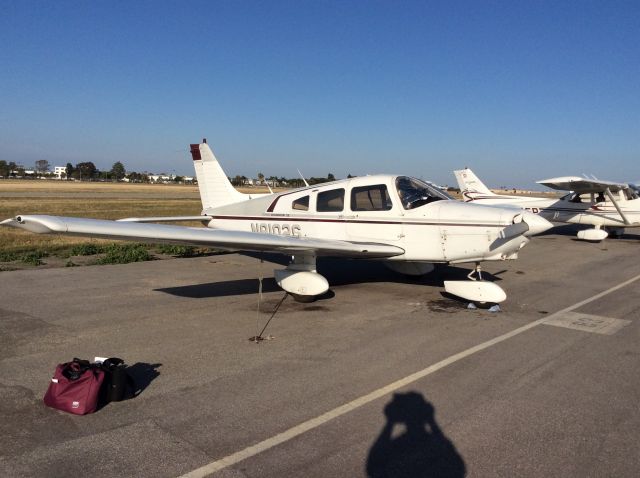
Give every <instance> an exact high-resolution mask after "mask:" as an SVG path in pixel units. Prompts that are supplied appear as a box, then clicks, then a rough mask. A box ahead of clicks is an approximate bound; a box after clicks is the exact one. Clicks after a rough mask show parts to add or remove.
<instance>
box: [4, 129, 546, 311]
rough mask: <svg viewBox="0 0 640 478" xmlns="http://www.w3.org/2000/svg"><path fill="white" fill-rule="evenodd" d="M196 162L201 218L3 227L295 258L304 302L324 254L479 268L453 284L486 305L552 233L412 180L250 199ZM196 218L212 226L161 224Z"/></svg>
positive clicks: (204, 153) (52, 220)
mask: <svg viewBox="0 0 640 478" xmlns="http://www.w3.org/2000/svg"><path fill="white" fill-rule="evenodd" d="M191 155H192V158H193V163H194V167H195V170H196V176H197V179H198V187H199V189H200V196H201V200H202V207H203V210H202V213H201V215H199V216H177V217H147V218H126V219H121V220H118V221H107V220H98V219H85V218H76V217H60V216H44V215H18V216H16V217H14V218H12V219H7V220H5V221H2V222H1V223H0V224H2V225H5V226H11V227H17V228H20V229H25V230H27V231H31V232H35V233H61V234H70V235H75V236H90V237H100V238H112V239H125V240H135V241H143V242H150V243H169V244H190V245H199V246H210V247H215V248H218V249H223V250H231V251H253V252H276V253H280V254H286V255H289V256H291V261H290V263H289V265H288V266H287V267H286V268H285V269H281V270H276V271H274V276H275V280H276V282H277V283H278V285H279V286H280V287H282V289H284V290H285V291H287V292H288V293H290V294H291V295H293V296H294V298H296V299H297V300H301V301H309V300H313V299H314V298H315V297H317V296H320V295H322V294H324V293H325V292H327V291H328V289H329V284H328V282H327V280H326V279H325V278H324V277H323V276H322V275H320V274H319V273H318V272H317V270H316V257H318V256H338V257H345V258H352V259H378V260H381V261H384V263H385V264H386V265H387V266H388V267H389V268H390V269H392V270H394V271H397V272H400V273H403V274H408V275H423V274H426V273H428V272H430V271H431V270H433V264H434V263H445V264H457V263H475V265H476V267H475V269H474V270H473V271H472V272H471V273H470V274H469V279H471V280H469V281H445V290H446V291H447V292H449V293H451V294H454V295H457V296H460V297H462V298H465V299H467V300H471V301H477V302H486V303H498V302H501V301H503V300H504V299H505V298H506V294H505V292H504V291H503V290H502V289H501V288H500V287H499V286H498V285H497V284H495V283H492V282H488V281H485V280H482V274H481V269H480V262H481V261H493V260H506V259H515V258H516V257H517V254H518V251H519V250H520V249H521V248H522V247H523V246H524V245H526V244H527V243H528V242H529V239H528V236H531V235H533V234H537V233H540V232H543V231H545V230H547V229H548V228H550V227H551V226H552V225H551V223H549V222H548V221H546V220H545V219H543V218H541V217H539V216H538V215H536V214H532V213H530V212H527V211H519V210H514V209H513V208H496V207H488V206H480V205H476V204H464V203H462V202H459V201H455V200H453V198H451V197H450V196H448V195H447V194H446V193H445V192H443V191H441V190H439V189H437V188H434V187H432V186H429V185H428V184H427V183H425V182H423V181H421V180H419V179H415V178H412V177H408V176H392V175H376V176H363V177H355V178H349V179H343V180H338V181H333V182H330V183H323V184H318V185H311V186H308V187H303V188H300V189H295V190H289V191H285V192H278V193H274V194H262V195H254V194H243V193H241V192H239V191H237V190H236V189H235V188H234V187H233V186H232V185H231V183H230V182H229V179H228V178H227V175H226V174H225V172H224V171H223V170H222V167H221V166H220V163H219V162H218V160H217V159H216V157H215V156H214V155H213V152H212V151H211V149H210V148H209V145H208V144H207V142H206V139H205V140H203V142H202V143H200V144H192V145H191ZM189 220H190V221H193V220H198V221H201V222H202V223H203V224H205V225H206V226H208V227H206V228H202V227H187V226H178V225H166V224H151V223H152V222H153V223H157V222H178V221H189ZM476 279H478V280H476Z"/></svg>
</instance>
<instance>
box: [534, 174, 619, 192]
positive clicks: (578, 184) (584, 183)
mask: <svg viewBox="0 0 640 478" xmlns="http://www.w3.org/2000/svg"><path fill="white" fill-rule="evenodd" d="M536 182H537V183H538V184H542V185H544V186H547V187H549V188H551V189H558V190H560V191H575V192H577V193H599V192H603V191H605V190H606V189H607V188H608V189H609V191H611V192H616V191H620V190H621V189H625V188H628V187H629V185H628V184H625V183H614V182H612V181H600V180H599V179H585V178H581V177H580V176H563V177H560V178H551V179H543V180H541V181H536Z"/></svg>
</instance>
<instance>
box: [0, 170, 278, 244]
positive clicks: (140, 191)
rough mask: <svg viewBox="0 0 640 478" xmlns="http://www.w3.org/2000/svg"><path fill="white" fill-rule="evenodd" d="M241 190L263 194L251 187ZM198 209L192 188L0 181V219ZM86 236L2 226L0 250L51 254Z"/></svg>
mask: <svg viewBox="0 0 640 478" xmlns="http://www.w3.org/2000/svg"><path fill="white" fill-rule="evenodd" d="M242 191H243V192H254V193H256V192H263V191H260V190H259V189H257V188H251V189H246V190H242ZM264 192H268V191H266V190H265V191H264ZM201 210H202V205H201V203H200V195H199V193H198V187H197V186H188V185H165V184H127V183H87V182H83V183H81V182H75V181H43V180H22V181H21V180H0V220H3V219H7V218H9V217H12V216H15V215H17V214H51V215H56V216H77V217H91V218H96V219H120V218H123V217H132V216H136V217H141V216H193V215H198V214H200V211H201ZM192 225H195V226H198V225H200V224H199V223H194V224H192ZM91 240H92V239H84V238H80V237H69V236H61V235H57V234H56V235H48V234H32V233H29V232H25V231H20V230H17V229H12V228H8V227H2V228H0V253H2V252H23V251H34V250H44V251H47V252H50V253H52V252H56V251H59V250H63V249H65V248H68V247H70V246H72V245H75V244H79V243H83V242H88V241H91ZM102 242H113V241H102Z"/></svg>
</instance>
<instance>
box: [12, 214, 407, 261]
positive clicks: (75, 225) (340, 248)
mask: <svg viewBox="0 0 640 478" xmlns="http://www.w3.org/2000/svg"><path fill="white" fill-rule="evenodd" d="M0 225H3V226H11V227H16V228H19V229H24V230H27V231H30V232H35V233H39V234H50V233H64V234H69V235H75V236H88V237H98V238H108V239H124V240H133V241H141V242H151V243H169V244H189V245H194V246H209V247H214V248H218V249H225V250H231V251H238V250H242V251H266V252H278V253H284V254H292V255H293V254H302V253H305V252H307V253H312V254H313V255H316V256H328V255H330V256H348V257H358V258H366V257H370V258H381V257H392V256H398V255H401V254H403V253H404V249H402V248H401V247H397V246H392V245H387V244H378V243H359V242H350V241H338V240H330V239H311V238H301V237H293V236H278V235H274V234H264V233H259V232H245V231H228V230H218V229H210V228H203V227H185V226H168V225H164V224H142V223H138V222H123V221H108V220H102V219H86V218H78V217H64V216H44V215H28V216H16V217H15V218H12V219H7V220H5V221H2V222H0Z"/></svg>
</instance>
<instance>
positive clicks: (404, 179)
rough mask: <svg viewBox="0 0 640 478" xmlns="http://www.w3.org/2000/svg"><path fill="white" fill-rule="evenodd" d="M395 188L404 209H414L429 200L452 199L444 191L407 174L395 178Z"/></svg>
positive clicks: (427, 202)
mask: <svg viewBox="0 0 640 478" xmlns="http://www.w3.org/2000/svg"><path fill="white" fill-rule="evenodd" d="M396 189H397V190H398V196H400V201H402V207H404V208H405V209H415V208H417V207H420V206H424V205H425V204H429V203H430V202H434V201H442V200H443V199H453V198H452V197H451V196H449V195H448V194H447V193H445V192H444V191H442V190H440V189H438V188H435V187H433V186H430V185H429V184H427V183H425V182H424V181H421V180H420V179H416V178H410V177H408V176H399V177H398V178H397V179H396Z"/></svg>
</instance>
